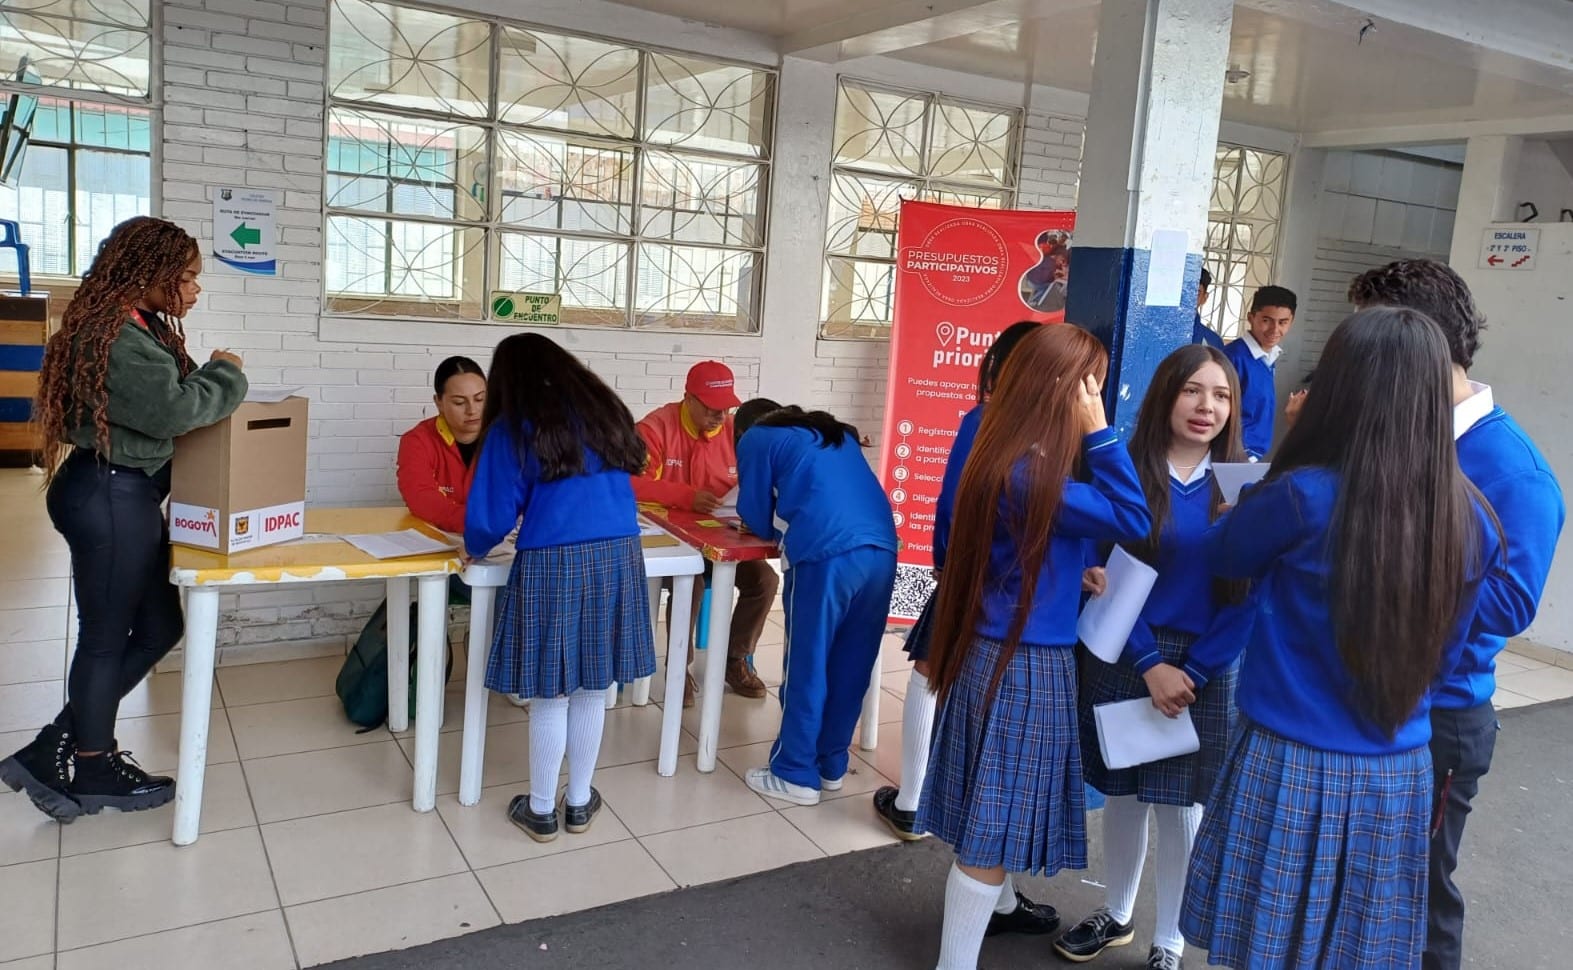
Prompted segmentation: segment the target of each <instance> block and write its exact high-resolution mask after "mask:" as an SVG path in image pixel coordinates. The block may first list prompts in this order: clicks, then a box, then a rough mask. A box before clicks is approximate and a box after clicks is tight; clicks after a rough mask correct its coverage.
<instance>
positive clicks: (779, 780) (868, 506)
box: [733, 398, 896, 805]
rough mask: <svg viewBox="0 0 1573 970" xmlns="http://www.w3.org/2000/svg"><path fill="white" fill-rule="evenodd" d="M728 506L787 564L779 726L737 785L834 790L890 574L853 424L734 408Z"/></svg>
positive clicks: (750, 404)
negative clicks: (777, 548) (765, 752)
mask: <svg viewBox="0 0 1573 970" xmlns="http://www.w3.org/2000/svg"><path fill="white" fill-rule="evenodd" d="M733 429H734V433H735V434H736V435H737V474H738V486H737V487H738V492H737V513H738V515H739V517H741V518H742V520H743V524H744V525H745V526H747V527H748V529H749V531H751V532H753V533H754V534H755V535H760V536H765V537H768V538H770V539H773V540H777V541H780V542H781V545H782V557H781V559H782V562H783V564H784V565H785V566H786V582H785V586H784V593H783V602H784V605H785V610H786V659H785V663H784V670H785V677H784V679H783V681H782V684H781V709H782V710H781V731H780V734H779V735H778V736H777V737H776V743H775V746H774V747H772V748H771V749H770V764H769V765H768V766H766V767H763V768H755V769H754V770H752V771H750V772H749V773H748V777H747V781H748V787H750V788H752V789H753V790H754V791H756V792H758V793H759V794H761V795H765V796H767V797H770V798H774V799H777V800H780V801H785V802H791V803H793V804H796V805H817V804H819V798H820V792H821V790H824V791H840V790H841V786H842V783H843V780H844V778H845V776H846V773H847V763H848V757H847V748H848V746H849V745H851V743H852V732H853V730H854V729H855V728H856V727H857V722H858V717H859V715H860V714H861V713H862V711H863V696H864V695H865V694H866V693H867V692H868V683H869V678H870V676H871V675H872V674H873V671H874V661H875V659H876V658H877V657H878V656H879V647H880V643H881V641H882V639H883V638H884V635H885V619H886V617H887V616H889V614H890V594H891V590H892V589H893V588H894V587H895V583H896V526H895V518H894V515H893V513H892V512H891V510H890V501H889V500H888V499H886V498H885V490H884V488H883V487H882V486H881V485H880V484H879V479H878V478H876V477H874V471H873V469H871V468H870V467H869V464H868V460H867V459H865V458H864V457H863V452H862V450H861V449H860V448H859V446H858V433H857V429H856V428H854V427H852V426H851V425H847V424H843V423H841V422H840V421H837V420H836V419H835V417H834V416H832V415H830V414H827V413H825V412H824V411H811V412H805V411H804V410H803V409H802V408H798V407H788V408H783V407H781V406H780V405H779V404H777V403H775V402H774V401H767V400H764V399H762V398H756V399H755V400H752V401H747V402H745V403H744V404H743V406H742V407H740V408H738V411H737V417H736V418H735V419H734V420H733Z"/></svg>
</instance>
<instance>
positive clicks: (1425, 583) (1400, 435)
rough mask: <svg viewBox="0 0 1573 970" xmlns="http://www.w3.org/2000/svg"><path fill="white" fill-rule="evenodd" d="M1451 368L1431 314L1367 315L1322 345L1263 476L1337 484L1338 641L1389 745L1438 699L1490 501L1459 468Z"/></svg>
mask: <svg viewBox="0 0 1573 970" xmlns="http://www.w3.org/2000/svg"><path fill="white" fill-rule="evenodd" d="M1450 364H1451V360H1450V358H1449V354H1448V345H1447V340H1446V338H1445V337H1444V336H1443V334H1442V331H1441V329H1440V328H1439V327H1438V326H1437V325H1436V324H1435V323H1433V322H1432V321H1431V319H1430V318H1429V317H1427V316H1426V315H1425V314H1423V313H1421V312H1419V311H1418V310H1409V309H1396V308H1393V307H1373V308H1371V309H1367V310H1361V311H1360V312H1359V313H1356V314H1355V315H1354V316H1351V317H1350V318H1349V319H1347V320H1345V321H1344V322H1343V323H1342V324H1340V325H1339V327H1338V329H1337V330H1335V331H1333V335H1332V336H1331V337H1330V338H1328V341H1327V347H1326V349H1324V350H1323V351H1322V360H1321V363H1319V364H1318V365H1317V367H1316V383H1314V384H1312V385H1311V393H1310V394H1309V395H1308V396H1307V398H1306V401H1305V406H1304V409H1303V410H1302V411H1301V413H1300V417H1299V419H1298V420H1296V421H1295V424H1294V426H1293V427H1292V428H1291V429H1290V431H1289V434H1288V436H1287V437H1286V438H1285V439H1284V441H1283V444H1282V445H1281V446H1280V448H1279V450H1278V454H1277V457H1275V458H1274V460H1273V467H1272V470H1271V471H1269V472H1268V478H1270V479H1271V478H1277V477H1279V476H1281V475H1284V474H1287V473H1288V472H1290V471H1292V470H1294V469H1296V468H1304V467H1308V466H1309V467H1321V468H1328V469H1331V470H1332V471H1334V472H1335V473H1337V475H1338V479H1339V486H1338V501H1337V504H1336V505H1335V506H1334V508H1333V516H1332V522H1331V523H1329V526H1328V530H1327V532H1328V542H1329V547H1328V557H1329V558H1328V562H1329V563H1330V564H1331V576H1330V577H1329V579H1328V597H1329V601H1330V607H1331V613H1332V619H1333V631H1332V632H1333V637H1334V640H1335V642H1336V644H1337V647H1338V655H1339V656H1340V657H1341V658H1342V659H1343V662H1344V666H1345V667H1346V668H1347V669H1348V671H1349V675H1350V677H1351V678H1352V679H1353V680H1354V685H1355V696H1354V697H1353V698H1352V700H1353V702H1354V703H1355V704H1356V706H1358V707H1360V708H1362V709H1363V710H1364V711H1365V713H1366V715H1367V716H1368V717H1370V718H1371V720H1372V721H1374V722H1375V723H1376V724H1377V725H1378V726H1379V727H1381V728H1382V729H1383V730H1385V731H1386V732H1387V734H1388V736H1389V737H1391V736H1392V735H1393V734H1394V732H1396V731H1397V729H1398V728H1399V726H1401V725H1402V724H1403V723H1404V722H1405V721H1407V720H1408V719H1409V718H1410V717H1411V716H1412V715H1413V714H1414V712H1415V707H1416V706H1417V705H1418V704H1419V703H1420V699H1421V698H1422V697H1424V696H1425V694H1426V692H1427V691H1428V690H1429V689H1430V686H1431V683H1432V681H1433V680H1434V679H1435V677H1436V675H1437V673H1438V672H1439V668H1440V667H1441V662H1442V652H1443V649H1444V647H1445V646H1446V644H1447V642H1448V641H1449V640H1450V639H1451V638H1452V637H1453V636H1454V635H1455V632H1456V631H1455V628H1456V626H1457V624H1458V620H1459V617H1460V613H1461V611H1462V609H1463V607H1464V604H1465V597H1466V596H1467V595H1468V592H1469V591H1468V583H1469V577H1470V576H1477V575H1479V572H1480V566H1481V563H1480V556H1481V549H1482V538H1483V537H1482V536H1481V530H1480V525H1479V520H1478V518H1477V517H1476V512H1475V503H1476V502H1479V503H1480V504H1482V505H1484V504H1485V503H1484V499H1481V498H1480V497H1479V493H1478V492H1476V491H1475V490H1474V487H1473V486H1471V485H1470V484H1469V482H1468V480H1467V479H1465V478H1464V475H1463V472H1461V471H1460V470H1459V467H1458V456H1457V451H1456V449H1455V447H1454V444H1453V397H1452V387H1453V378H1452V370H1451V367H1450ZM1486 508H1488V509H1489V506H1486ZM1285 514H1286V515H1287V514H1291V512H1290V510H1285Z"/></svg>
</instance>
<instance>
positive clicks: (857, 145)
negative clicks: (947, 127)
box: [835, 81, 929, 175]
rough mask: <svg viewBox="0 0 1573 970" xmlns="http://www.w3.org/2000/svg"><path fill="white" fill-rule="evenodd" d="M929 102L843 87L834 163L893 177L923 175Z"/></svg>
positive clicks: (911, 96)
mask: <svg viewBox="0 0 1573 970" xmlns="http://www.w3.org/2000/svg"><path fill="white" fill-rule="evenodd" d="M928 102H929V99H928V98H927V97H926V96H924V95H921V94H904V93H899V92H894V91H880V90H877V89H874V88H866V87H863V86H861V85H857V84H852V83H850V82H845V81H843V82H842V84H841V93H840V95H839V97H838V98H837V100H836V136H835V137H836V141H835V161H836V164H837V165H849V166H852V167H855V168H860V169H867V170H869V171H874V172H886V173H890V174H893V175H921V174H922V173H923V141H924V133H923V119H924V112H925V111H926V110H927V107H928Z"/></svg>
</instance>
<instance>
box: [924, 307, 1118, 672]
mask: <svg viewBox="0 0 1573 970" xmlns="http://www.w3.org/2000/svg"><path fill="white" fill-rule="evenodd" d="M1108 369H1109V356H1108V353H1107V352H1105V350H1104V349H1103V345H1102V344H1101V343H1099V342H1098V339H1097V338H1096V337H1094V336H1093V335H1092V334H1090V333H1088V332H1087V331H1085V330H1083V329H1081V328H1080V327H1077V326H1075V325H1073V324H1059V325H1055V326H1043V327H1039V328H1038V329H1037V330H1035V331H1033V332H1031V333H1028V334H1026V335H1025V336H1023V337H1022V339H1021V342H1020V343H1019V344H1017V345H1016V347H1015V349H1014V351H1013V352H1012V353H1011V354H1010V357H1009V359H1008V360H1007V361H1006V362H1005V366H1004V368H1003V369H1002V370H1001V372H1000V379H999V385H998V386H997V387H996V388H995V389H994V394H993V396H991V397H990V398H989V403H988V406H987V407H985V408H984V409H983V423H982V425H981V426H980V427H979V428H978V439H977V444H976V445H974V446H973V449H972V453H971V454H970V455H968V456H967V463H966V466H965V467H964V469H963V470H962V473H961V484H960V487H959V488H958V489H957V490H956V514H955V522H954V525H953V526H952V528H951V543H950V550H949V552H948V553H947V555H946V557H945V571H944V573H943V575H942V576H941V578H940V584H939V593H938V594H937V595H938V597H939V598H938V600H937V601H936V603H935V607H934V637H933V641H932V646H931V647H930V654H929V664H930V666H931V667H932V669H933V675H932V676H933V681H934V684H935V691H936V692H937V693H938V694H939V696H940V698H941V699H943V698H944V697H945V696H946V694H948V693H949V691H950V688H951V686H952V685H953V684H954V683H955V682H956V678H957V677H958V676H960V673H961V669H962V667H963V665H964V663H965V661H966V658H967V654H968V652H969V651H970V650H971V649H972V639H973V631H974V630H975V629H976V627H977V624H978V619H979V617H980V616H981V614H982V611H983V594H984V589H985V587H986V586H987V585H988V584H989V583H990V582H997V581H998V577H994V576H990V575H989V551H990V549H991V548H992V546H993V543H994V533H995V530H996V528H997V527H998V526H999V525H1000V517H1001V509H1002V508H1008V509H1010V510H1011V511H1010V512H1009V513H1008V514H1007V515H1006V516H1005V520H1004V526H1005V529H1006V530H1007V531H1008V532H1009V534H1010V535H1011V537H1012V539H1013V540H1014V541H1015V546H1016V557H1017V558H1016V561H1017V565H1018V567H1019V568H1020V570H1021V577H1022V578H1021V594H1020V596H1019V597H1018V599H1017V603H1016V610H1015V614H1014V615H1013V617H1012V618H1011V624H1010V628H1009V631H1008V632H1007V634H1006V636H1005V641H1004V647H1003V649H1002V650H1001V651H1000V659H999V663H998V665H997V666H996V668H995V670H994V676H993V681H992V686H991V688H990V690H991V691H992V690H993V689H994V687H997V686H998V684H999V681H1000V678H1001V677H1002V676H1004V673H1005V668H1006V666H1007V665H1008V664H1009V663H1010V658H1011V657H1012V656H1013V655H1014V654H1015V652H1016V647H1017V645H1018V644H1020V642H1021V633H1022V630H1023V629H1025V628H1026V624H1027V617H1028V615H1029V614H1031V612H1032V600H1033V594H1034V592H1035V591H1036V589H1037V584H1038V574H1039V572H1040V571H1041V570H1042V568H1043V559H1044V554H1045V553H1046V552H1047V550H1048V545H1049V536H1050V533H1051V532H1052V531H1053V529H1054V520H1055V517H1056V516H1057V515H1058V513H1059V510H1060V498H1061V496H1062V494H1063V493H1064V490H1065V481H1066V479H1068V478H1070V477H1071V475H1072V473H1074V472H1075V471H1076V468H1077V464H1078V462H1079V460H1080V457H1081V439H1082V425H1081V416H1080V415H1079V414H1078V413H1077V406H1078V405H1077V396H1078V393H1079V388H1080V387H1081V382H1082V380H1083V379H1084V378H1085V377H1087V375H1089V374H1092V375H1096V376H1097V378H1098V380H1099V381H1102V380H1103V379H1104V378H1105V376H1107V374H1108ZM1080 580H1081V576H1080V574H1079V573H1078V574H1077V576H1076V577H1075V581H1076V582H1080ZM1066 581H1067V582H1069V581H1071V579H1070V578H1068V577H1067V578H1066Z"/></svg>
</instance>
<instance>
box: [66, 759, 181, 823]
mask: <svg viewBox="0 0 1573 970" xmlns="http://www.w3.org/2000/svg"><path fill="white" fill-rule="evenodd" d="M71 797H73V798H75V799H76V800H77V804H79V805H81V806H82V811H83V812H84V813H86V814H88V815H97V814H98V813H99V812H101V811H103V810H104V809H106V808H113V809H116V810H118V811H122V812H141V811H146V810H147V809H150V808H158V807H159V806H160V805H168V804H169V803H170V802H172V801H174V800H175V779H173V778H168V777H165V776H164V775H150V774H148V773H147V772H145V771H143V770H142V766H141V765H138V764H137V763H136V761H135V760H133V759H132V757H131V752H129V751H119V750H114V751H109V752H107V753H105V754H101V755H94V756H93V757H91V758H84V757H82V756H81V755H77V756H76V775H75V776H74V777H73V778H72V779H71Z"/></svg>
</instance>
